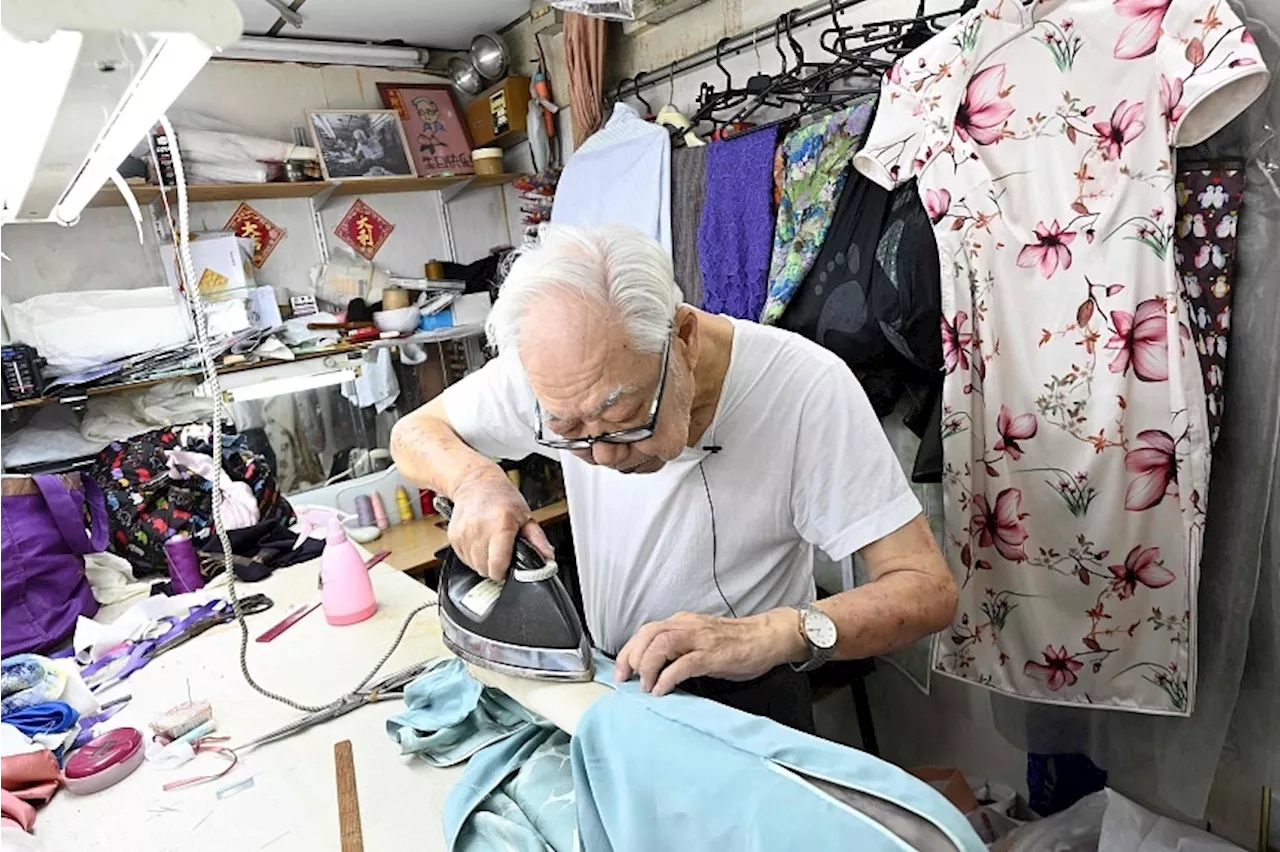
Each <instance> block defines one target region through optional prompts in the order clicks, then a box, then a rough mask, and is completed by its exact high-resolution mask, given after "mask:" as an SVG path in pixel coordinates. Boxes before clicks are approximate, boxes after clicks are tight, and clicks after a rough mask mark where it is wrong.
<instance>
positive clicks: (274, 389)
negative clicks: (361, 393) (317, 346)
mask: <svg viewBox="0 0 1280 852" xmlns="http://www.w3.org/2000/svg"><path fill="white" fill-rule="evenodd" d="M357 376H359V373H358V372H356V371H355V370H349V369H348V370H329V371H326V372H323V373H312V374H311V375H308V376H287V377H284V378H279V379H264V380H262V381H260V382H254V383H253V384H250V385H243V386H241V387H238V388H232V389H230V390H224V391H223V392H222V398H223V400H225V401H226V402H248V401H249V400H251V399H266V398H268V397H272V396H279V395H280V394H285V393H297V392H298V391H305V390H315V389H316V388H326V387H329V386H330V385H341V384H346V383H347V382H354V381H355V380H356V378H357Z"/></svg>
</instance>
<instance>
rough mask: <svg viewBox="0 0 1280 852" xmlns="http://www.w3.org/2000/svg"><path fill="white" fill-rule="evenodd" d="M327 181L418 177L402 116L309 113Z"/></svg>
mask: <svg viewBox="0 0 1280 852" xmlns="http://www.w3.org/2000/svg"><path fill="white" fill-rule="evenodd" d="M307 123H308V124H309V125H310V126H311V138H312V139H313V140H314V141H315V145H316V148H317V149H318V150H319V152H320V170H321V171H322V172H323V174H324V179H325V180H377V179H378V178H392V177H416V176H417V174H418V173H417V171H416V170H415V169H414V165H413V157H411V156H410V155H409V143H408V142H407V141H406V140H405V137H404V130H403V128H401V126H400V116H398V115H397V114H396V113H395V111H394V110H389V109H326V110H315V111H312V112H308V113H307Z"/></svg>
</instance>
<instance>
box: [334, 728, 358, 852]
mask: <svg viewBox="0 0 1280 852" xmlns="http://www.w3.org/2000/svg"><path fill="white" fill-rule="evenodd" d="M333 763H334V775H335V776H337V780H338V827H339V829H340V830H341V834H342V852H364V837H363V835H362V834H361V832H360V800H359V798H357V796H356V764H355V760H354V758H353V757H352V754H351V740H343V741H342V742H340V743H334V744H333Z"/></svg>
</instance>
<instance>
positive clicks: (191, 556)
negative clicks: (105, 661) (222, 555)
mask: <svg viewBox="0 0 1280 852" xmlns="http://www.w3.org/2000/svg"><path fill="white" fill-rule="evenodd" d="M164 555H165V559H166V560H168V562H169V583H170V585H172V586H173V593H174V594H175V595H181V594H186V593H187V592H194V591H195V590H196V589H203V588H204V575H203V574H201V573H200V560H199V559H198V558H197V557H196V546H195V544H193V543H192V541H191V536H189V535H187V534H186V533H179V534H178V535H175V536H174V537H173V538H171V539H169V540H168V541H166V542H165V543H164Z"/></svg>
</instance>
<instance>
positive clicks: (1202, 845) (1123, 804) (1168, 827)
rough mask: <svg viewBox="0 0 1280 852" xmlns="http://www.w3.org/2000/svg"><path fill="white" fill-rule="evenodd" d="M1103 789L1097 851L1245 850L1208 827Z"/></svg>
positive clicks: (1204, 851) (1196, 851)
mask: <svg viewBox="0 0 1280 852" xmlns="http://www.w3.org/2000/svg"><path fill="white" fill-rule="evenodd" d="M1104 792H1105V794H1106V797H1107V812H1106V814H1105V815H1104V816H1103V817H1102V836H1101V838H1100V839H1099V841H1098V852H1244V850H1243V849H1241V848H1240V847H1239V846H1236V845H1235V844H1234V843H1228V842H1227V841H1225V840H1223V839H1222V838H1221V837H1215V836H1214V835H1212V834H1210V833H1209V832H1207V831H1201V830H1200V829H1198V828H1195V827H1193V826H1190V825H1187V824H1185V823H1181V822H1178V821H1177V820H1172V819H1169V818H1168V817H1162V816H1160V815H1159V814H1155V813H1152V812H1151V811H1149V810H1147V809H1146V808H1144V807H1142V806H1141V805H1139V804H1137V803H1135V802H1131V801H1129V800H1128V799H1126V798H1125V797H1124V796H1122V795H1120V794H1119V793H1117V792H1116V791H1115V790H1111V789H1108V790H1106V791H1104Z"/></svg>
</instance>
